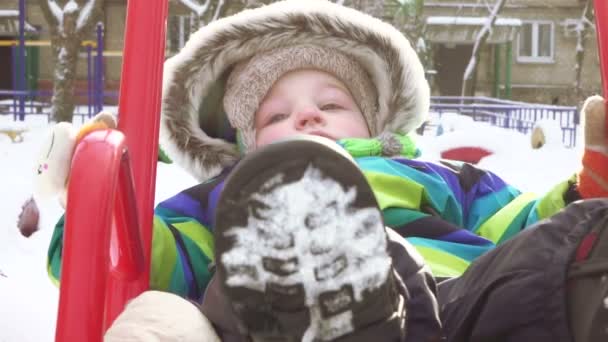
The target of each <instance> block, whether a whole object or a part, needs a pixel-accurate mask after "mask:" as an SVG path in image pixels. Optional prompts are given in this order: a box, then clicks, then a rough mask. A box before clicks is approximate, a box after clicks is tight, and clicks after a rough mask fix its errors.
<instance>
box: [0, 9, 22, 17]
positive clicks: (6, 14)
mask: <svg viewBox="0 0 608 342" xmlns="http://www.w3.org/2000/svg"><path fill="white" fill-rule="evenodd" d="M18 16H19V11H17V10H0V17H18Z"/></svg>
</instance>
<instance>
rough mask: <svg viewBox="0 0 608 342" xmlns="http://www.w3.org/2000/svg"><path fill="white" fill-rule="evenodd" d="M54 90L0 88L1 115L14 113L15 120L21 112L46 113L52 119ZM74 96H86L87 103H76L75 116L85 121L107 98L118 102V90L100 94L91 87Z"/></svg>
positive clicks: (48, 118)
mask: <svg viewBox="0 0 608 342" xmlns="http://www.w3.org/2000/svg"><path fill="white" fill-rule="evenodd" d="M52 96H53V92H52V91H49V90H25V91H18V90H0V98H4V99H3V100H0V115H12V116H13V120H15V121H17V120H20V116H21V113H22V112H23V113H24V115H26V116H27V115H45V116H46V117H47V121H49V122H50V121H51V119H52V118H51V110H50V109H51V98H52ZM74 96H76V97H81V98H86V99H87V103H86V104H82V105H79V104H77V105H76V108H75V111H74V116H79V117H80V118H81V120H82V121H83V122H84V121H85V120H86V119H88V118H91V117H93V116H94V115H95V114H97V113H98V112H99V111H100V110H101V109H100V105H99V104H100V103H101V104H103V103H104V102H106V100H112V101H111V102H117V101H116V99H117V98H118V92H117V91H107V90H106V91H104V92H103V93H100V94H92V93H91V92H90V91H89V89H87V90H86V91H76V92H75V94H74ZM21 99H23V103H24V108H23V111H22V108H20V103H21ZM107 102H110V101H107ZM101 107H103V105H101Z"/></svg>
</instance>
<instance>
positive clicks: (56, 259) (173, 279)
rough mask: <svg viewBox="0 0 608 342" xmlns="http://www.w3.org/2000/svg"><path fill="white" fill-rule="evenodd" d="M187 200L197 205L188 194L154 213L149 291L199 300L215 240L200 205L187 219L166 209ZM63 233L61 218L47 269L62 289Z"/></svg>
mask: <svg viewBox="0 0 608 342" xmlns="http://www.w3.org/2000/svg"><path fill="white" fill-rule="evenodd" d="M195 188H196V187H195ZM184 198H186V200H190V201H191V202H193V203H195V202H196V200H195V199H192V198H191V197H189V196H188V195H187V194H186V191H185V192H182V193H180V194H178V195H177V196H174V197H173V198H171V199H170V200H168V201H165V202H163V203H161V204H159V205H158V206H157V208H156V210H155V212H156V214H155V216H154V223H153V227H152V229H153V233H152V251H151V257H152V260H151V262H152V264H151V270H150V288H151V289H154V290H162V291H168V292H172V293H175V294H178V295H181V296H184V297H188V298H191V299H194V300H199V299H201V297H202V294H203V291H204V289H205V288H206V286H207V283H208V282H209V280H210V278H211V275H210V271H209V265H210V264H211V261H212V259H213V236H212V233H211V232H210V230H209V229H208V228H207V226H206V225H204V224H203V223H201V222H200V221H201V219H200V217H202V216H203V215H202V214H201V210H202V209H201V206H200V203H198V202H196V204H197V205H193V206H191V208H190V209H193V208H194V209H195V211H196V212H190V213H189V214H188V215H186V214H183V213H179V212H177V211H176V210H173V209H171V208H170V206H169V207H167V206H165V205H164V204H172V203H175V200H180V199H182V200H183V199H184ZM171 201H173V202H171ZM63 231H64V218H63V217H61V218H60V219H59V221H58V222H57V224H56V226H55V231H54V233H53V237H52V239H51V243H50V246H49V251H48V267H47V269H48V273H49V276H50V278H51V280H52V281H53V282H54V283H55V284H56V285H59V279H60V274H61V258H62V248H63Z"/></svg>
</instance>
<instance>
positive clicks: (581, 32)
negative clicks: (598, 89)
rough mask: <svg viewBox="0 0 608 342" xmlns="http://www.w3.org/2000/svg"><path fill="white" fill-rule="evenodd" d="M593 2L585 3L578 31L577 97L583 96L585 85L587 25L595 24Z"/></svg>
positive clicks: (575, 72) (575, 68)
mask: <svg viewBox="0 0 608 342" xmlns="http://www.w3.org/2000/svg"><path fill="white" fill-rule="evenodd" d="M592 5H593V4H592V3H591V0H587V2H586V3H585V7H584V8H583V13H582V15H581V19H580V21H581V22H580V24H579V25H580V26H579V27H577V29H576V38H577V41H576V57H575V59H576V64H575V65H574V74H575V76H574V79H575V81H574V83H575V88H576V95H577V97H579V98H580V97H582V96H583V84H582V80H581V74H582V71H583V61H584V59H585V45H586V44H585V43H586V39H587V25H590V23H593V16H594V15H593V11H592V7H593V6H592Z"/></svg>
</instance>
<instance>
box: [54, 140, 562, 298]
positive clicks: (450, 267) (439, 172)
mask: <svg viewBox="0 0 608 342" xmlns="http://www.w3.org/2000/svg"><path fill="white" fill-rule="evenodd" d="M359 152H360V151H359ZM356 161H357V163H358V165H359V166H360V168H361V169H362V170H363V172H364V174H365V176H366V177H367V179H368V181H369V183H370V184H371V186H372V188H373V190H374V193H375V195H376V198H377V200H378V202H379V204H380V207H381V209H382V211H383V214H384V219H385V223H386V225H387V226H389V227H391V228H393V229H395V230H396V231H397V232H398V233H399V234H401V235H402V236H404V237H405V238H406V239H408V240H409V241H410V242H411V243H412V244H413V245H414V246H415V247H416V248H417V250H418V251H419V252H420V253H421V254H422V256H423V257H424V258H425V260H426V262H427V263H428V264H429V266H430V268H431V270H432V271H433V273H434V275H435V276H439V277H453V276H458V275H460V274H462V272H464V270H466V268H467V267H468V266H469V264H470V263H471V262H472V261H473V260H475V259H476V258H477V257H479V256H480V255H482V254H483V253H485V252H486V251H488V250H490V249H492V248H494V247H495V246H496V245H498V244H500V243H502V242H504V241H506V240H508V239H509V238H511V237H513V236H514V235H516V234H517V232H519V231H520V230H522V229H523V228H524V227H526V226H528V225H530V224H532V223H534V222H536V221H538V220H541V219H543V218H545V217H548V216H551V215H552V214H554V213H555V212H557V211H558V210H560V209H561V208H563V207H564V205H565V202H564V200H563V198H564V192H565V191H566V190H567V188H568V184H569V183H568V181H565V182H563V183H561V184H558V185H557V186H556V187H555V188H554V189H553V190H552V191H551V192H549V193H548V194H547V195H545V196H544V197H541V198H537V197H536V196H534V195H532V194H522V193H520V192H519V191H518V190H517V189H515V188H513V187H511V186H509V185H508V184H506V183H505V182H504V181H503V180H502V179H500V178H499V177H498V176H496V175H495V174H493V173H491V172H488V171H484V170H480V169H477V168H475V167H473V166H471V165H468V164H456V163H453V162H450V163H448V162H444V163H443V165H439V164H432V163H428V162H423V161H417V160H410V159H406V158H393V159H388V158H383V157H377V156H368V157H360V158H356ZM226 173H227V172H225V173H223V175H221V176H219V177H218V178H216V179H214V180H211V181H209V182H207V183H203V184H200V185H197V186H194V187H192V188H190V189H187V190H185V191H182V192H181V193H179V194H177V195H176V196H174V197H172V198H170V199H168V200H166V201H164V202H162V203H160V204H159V205H158V207H157V208H156V211H155V213H156V216H155V219H154V228H153V229H154V232H153V246H152V272H151V279H150V285H151V288H153V289H158V290H166V291H170V292H173V293H177V294H180V295H182V296H185V297H189V298H192V299H200V298H201V297H202V295H203V293H204V289H205V287H206V285H207V283H208V281H209V280H210V277H211V271H210V268H211V267H212V266H211V265H212V262H213V257H214V256H213V255H214V243H213V225H214V224H213V223H214V222H213V221H214V216H213V213H214V212H215V206H216V203H217V200H218V197H219V194H220V192H221V189H222V187H223V180H224V179H225V175H226ZM345 228H346V227H345ZM62 240H63V218H62V219H60V220H59V222H58V223H57V226H56V228H55V232H54V235H53V239H52V242H51V245H50V248H49V255H48V261H49V263H48V272H49V274H50V275H51V278H52V279H53V280H54V281H55V282H57V279H59V274H60V271H61V267H60V263H61V250H62Z"/></svg>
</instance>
